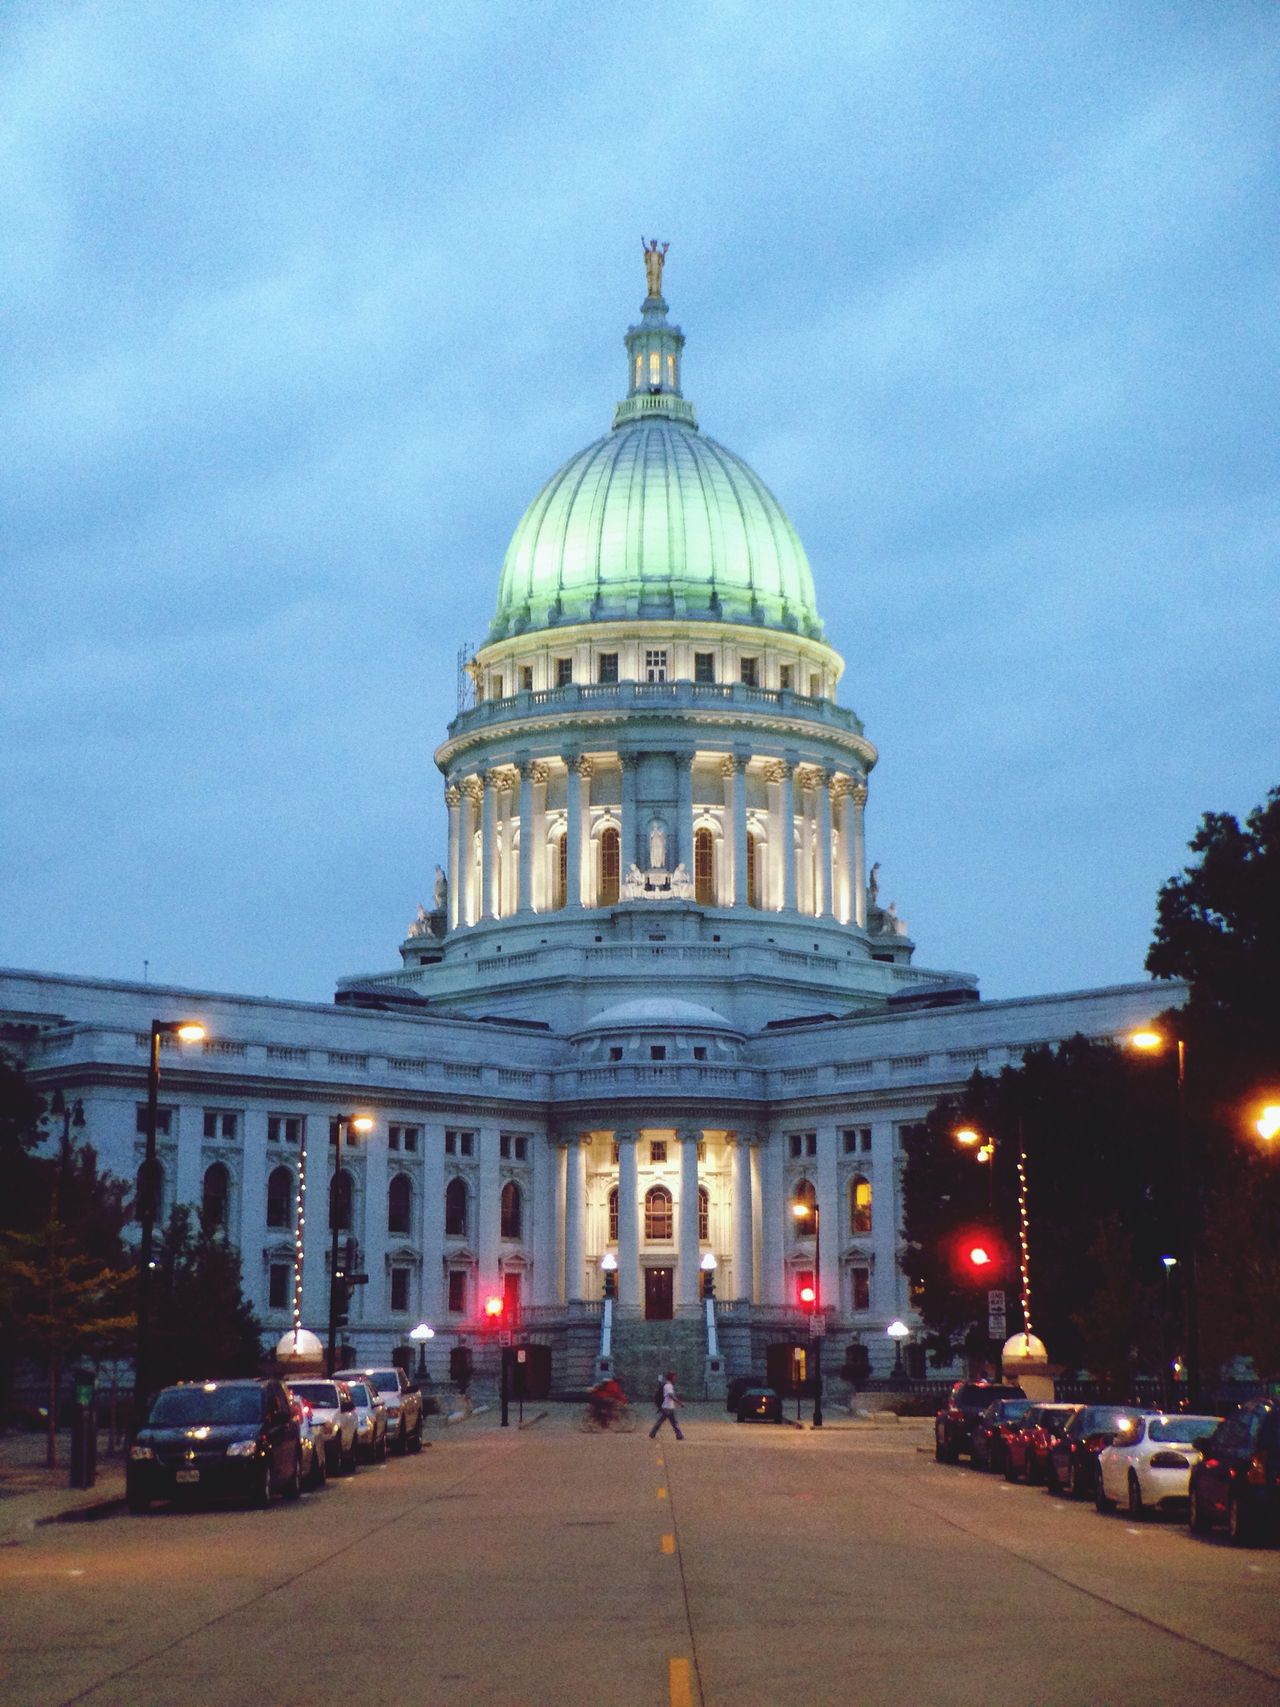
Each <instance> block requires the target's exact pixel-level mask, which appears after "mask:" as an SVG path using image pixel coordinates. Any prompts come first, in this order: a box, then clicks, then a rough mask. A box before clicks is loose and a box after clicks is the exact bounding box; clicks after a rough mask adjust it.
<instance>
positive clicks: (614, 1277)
mask: <svg viewBox="0 0 1280 1707" xmlns="http://www.w3.org/2000/svg"><path fill="white" fill-rule="evenodd" d="M600 1273H601V1274H602V1275H603V1277H604V1303H603V1305H602V1307H601V1310H600V1357H599V1359H598V1362H597V1370H598V1372H599V1374H600V1375H601V1376H605V1375H608V1374H609V1373H610V1371H611V1370H612V1368H613V1361H612V1360H613V1303H614V1299H615V1298H616V1297H617V1296H618V1259H617V1257H616V1256H614V1254H613V1252H612V1251H606V1252H605V1253H604V1255H603V1256H602V1257H601V1258H600Z"/></svg>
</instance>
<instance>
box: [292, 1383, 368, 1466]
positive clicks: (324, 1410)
mask: <svg viewBox="0 0 1280 1707" xmlns="http://www.w3.org/2000/svg"><path fill="white" fill-rule="evenodd" d="M289 1391H290V1392H291V1393H293V1394H294V1395H295V1396H296V1397H297V1398H299V1399H302V1400H304V1401H305V1402H306V1403H307V1404H308V1405H310V1407H311V1421H312V1428H313V1430H315V1431H316V1432H317V1433H318V1435H319V1436H320V1438H321V1439H322V1441H323V1443H324V1456H325V1466H326V1469H327V1470H328V1473H329V1475H331V1476H349V1475H351V1473H352V1472H353V1471H354V1469H355V1467H356V1402H355V1400H354V1399H353V1398H352V1396H351V1390H350V1388H349V1387H348V1386H347V1384H346V1382H345V1381H328V1380H320V1379H319V1378H318V1377H317V1378H314V1379H312V1378H306V1379H302V1380H298V1381H290V1383H289Z"/></svg>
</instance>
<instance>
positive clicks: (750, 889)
mask: <svg viewBox="0 0 1280 1707" xmlns="http://www.w3.org/2000/svg"><path fill="white" fill-rule="evenodd" d="M756 841H757V838H756V837H755V836H752V835H748V837H747V905H748V907H759V905H760V888H759V884H758V881H757V878H758V875H759V870H760V855H759V853H758V851H757V849H756Z"/></svg>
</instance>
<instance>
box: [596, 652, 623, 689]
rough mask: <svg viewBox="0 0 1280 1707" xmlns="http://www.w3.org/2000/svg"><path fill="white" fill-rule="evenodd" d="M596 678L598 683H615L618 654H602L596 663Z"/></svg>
mask: <svg viewBox="0 0 1280 1707" xmlns="http://www.w3.org/2000/svg"><path fill="white" fill-rule="evenodd" d="M597 672H598V673H597V676H596V680H597V681H599V682H605V683H607V682H616V681H617V679H618V654H617V653H616V652H602V653H601V654H600V657H599V659H598V661H597Z"/></svg>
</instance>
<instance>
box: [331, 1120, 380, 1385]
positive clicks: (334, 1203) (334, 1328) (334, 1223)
mask: <svg viewBox="0 0 1280 1707" xmlns="http://www.w3.org/2000/svg"><path fill="white" fill-rule="evenodd" d="M329 1125H330V1128H331V1130H332V1132H333V1141H334V1146H335V1149H334V1158H333V1175H332V1178H331V1181H330V1185H329V1225H330V1231H331V1234H332V1243H331V1246H330V1252H329V1351H328V1361H327V1363H326V1368H327V1369H328V1371H329V1373H330V1375H332V1374H333V1372H334V1369H335V1368H336V1367H337V1355H338V1286H339V1280H338V1233H339V1231H340V1229H339V1227H338V1222H339V1221H340V1220H341V1216H340V1215H339V1213H338V1208H339V1204H338V1195H339V1192H338V1181H339V1179H341V1177H342V1132H343V1128H344V1127H345V1128H346V1130H347V1131H348V1132H372V1131H373V1116H372V1115H371V1114H334V1115H330V1117H329ZM354 1200H355V1193H354V1191H353V1192H352V1193H350V1195H349V1196H348V1197H347V1220H348V1222H350V1221H351V1220H352V1219H353V1216H352V1214H351V1209H352V1207H353V1204H354ZM347 1232H348V1234H350V1233H351V1228H350V1226H348V1227H347ZM341 1284H343V1285H344V1286H345V1285H346V1281H345V1279H344V1280H343V1281H342V1283H341Z"/></svg>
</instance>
